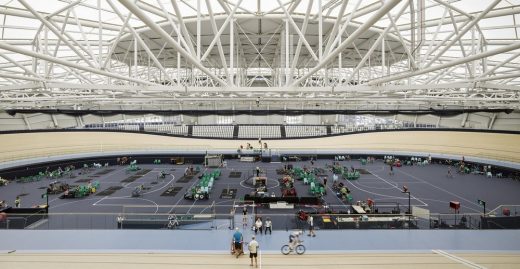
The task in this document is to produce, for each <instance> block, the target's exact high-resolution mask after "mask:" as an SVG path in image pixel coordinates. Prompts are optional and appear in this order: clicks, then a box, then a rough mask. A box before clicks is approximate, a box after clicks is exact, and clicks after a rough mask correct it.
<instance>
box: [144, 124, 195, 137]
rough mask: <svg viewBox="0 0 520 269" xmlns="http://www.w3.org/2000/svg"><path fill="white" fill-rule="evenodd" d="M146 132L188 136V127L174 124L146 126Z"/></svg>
mask: <svg viewBox="0 0 520 269" xmlns="http://www.w3.org/2000/svg"><path fill="white" fill-rule="evenodd" d="M144 131H145V132H158V133H167V134H175V135H188V126H187V125H173V124H163V125H145V126H144Z"/></svg>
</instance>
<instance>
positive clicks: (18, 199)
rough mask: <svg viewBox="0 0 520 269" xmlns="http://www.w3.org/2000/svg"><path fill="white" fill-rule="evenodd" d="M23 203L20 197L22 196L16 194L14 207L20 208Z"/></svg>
mask: <svg viewBox="0 0 520 269" xmlns="http://www.w3.org/2000/svg"><path fill="white" fill-rule="evenodd" d="M21 203H22V200H21V199H20V196H16V199H15V200H14V207H16V208H20V205H21Z"/></svg>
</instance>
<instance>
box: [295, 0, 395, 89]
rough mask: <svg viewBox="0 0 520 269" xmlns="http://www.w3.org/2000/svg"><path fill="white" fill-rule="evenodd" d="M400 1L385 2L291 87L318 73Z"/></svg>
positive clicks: (390, 0)
mask: <svg viewBox="0 0 520 269" xmlns="http://www.w3.org/2000/svg"><path fill="white" fill-rule="evenodd" d="M399 2H400V0H389V1H387V2H386V3H385V4H384V5H383V6H382V7H381V8H380V9H379V10H377V11H376V12H375V13H374V14H373V15H372V16H371V17H370V18H369V19H368V20H367V21H366V22H365V23H363V25H361V26H360V27H359V28H357V29H356V31H354V32H353V33H352V34H351V35H350V36H349V37H348V38H347V39H345V41H343V42H342V43H341V44H339V46H338V47H337V48H336V49H334V50H333V51H332V52H331V53H330V54H328V55H327V56H326V57H324V58H323V59H322V60H321V61H320V62H319V63H318V64H317V65H316V66H315V67H314V68H312V69H311V70H310V71H309V72H307V73H306V74H305V75H303V76H301V77H300V78H298V79H297V80H296V81H295V82H293V84H291V87H298V85H300V84H301V83H302V82H304V81H305V80H306V79H307V78H309V77H310V76H312V75H313V74H314V73H316V72H318V71H319V70H320V69H321V68H323V67H324V66H326V65H327V64H328V63H329V62H330V61H332V60H335V58H336V56H338V54H339V53H340V52H342V51H343V50H344V49H345V48H346V47H347V46H349V45H350V44H352V43H353V42H354V41H355V40H356V39H357V38H358V37H359V36H361V34H363V33H364V32H365V31H367V30H368V29H369V28H370V27H372V25H374V24H375V23H376V22H377V21H378V20H379V19H381V17H383V16H384V15H386V13H387V12H389V11H390V10H391V9H392V8H394V7H395V6H396V5H397V4H399Z"/></svg>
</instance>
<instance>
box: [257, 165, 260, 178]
mask: <svg viewBox="0 0 520 269" xmlns="http://www.w3.org/2000/svg"><path fill="white" fill-rule="evenodd" d="M256 176H257V177H259V176H260V167H258V166H257V167H256Z"/></svg>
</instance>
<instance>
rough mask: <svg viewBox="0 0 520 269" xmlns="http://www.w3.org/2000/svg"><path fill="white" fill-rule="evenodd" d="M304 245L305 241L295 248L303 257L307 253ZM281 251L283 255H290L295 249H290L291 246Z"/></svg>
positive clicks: (284, 246) (283, 247) (285, 246)
mask: <svg viewBox="0 0 520 269" xmlns="http://www.w3.org/2000/svg"><path fill="white" fill-rule="evenodd" d="M302 243H303V241H300V242H298V243H297V244H296V247H295V248H294V251H295V252H296V254H298V255H302V254H303V253H305V246H304V245H303V244H302ZM281 251H282V254H283V255H289V253H291V252H292V251H293V249H291V247H289V245H283V246H282V248H281Z"/></svg>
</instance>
